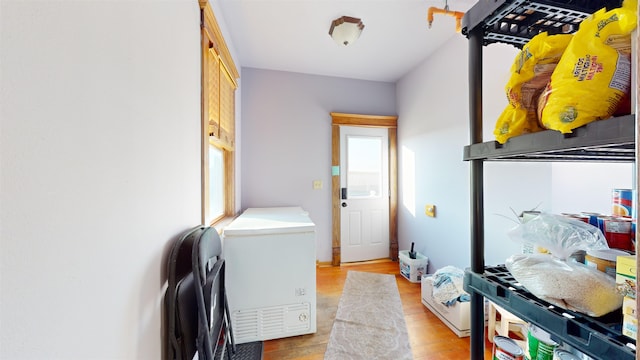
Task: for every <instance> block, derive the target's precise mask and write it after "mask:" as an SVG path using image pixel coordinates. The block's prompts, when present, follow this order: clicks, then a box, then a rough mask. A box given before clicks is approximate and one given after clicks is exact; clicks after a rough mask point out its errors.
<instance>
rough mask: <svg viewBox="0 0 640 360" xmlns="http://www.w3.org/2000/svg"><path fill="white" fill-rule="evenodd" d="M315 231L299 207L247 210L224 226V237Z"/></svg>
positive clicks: (307, 214) (305, 213)
mask: <svg viewBox="0 0 640 360" xmlns="http://www.w3.org/2000/svg"><path fill="white" fill-rule="evenodd" d="M312 231H315V224H314V223H313V222H312V221H311V219H310V218H309V213H307V212H306V211H304V210H303V209H302V208H301V207H298V206H291V207H270V208H248V209H247V210H245V211H244V212H243V213H242V214H241V215H240V216H238V217H237V218H236V219H235V220H233V221H232V222H231V224H229V225H228V226H226V227H225V228H224V230H223V235H224V236H237V235H260V234H284V233H300V232H312Z"/></svg>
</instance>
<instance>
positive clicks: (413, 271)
mask: <svg viewBox="0 0 640 360" xmlns="http://www.w3.org/2000/svg"><path fill="white" fill-rule="evenodd" d="M398 262H399V263H400V274H401V275H402V276H404V277H405V278H406V279H407V280H409V281H411V282H414V283H419V282H420V280H421V279H422V275H426V274H427V265H429V258H428V257H426V256H424V255H422V254H420V253H419V252H416V258H415V259H411V258H410V257H409V250H401V251H400V252H399V253H398Z"/></svg>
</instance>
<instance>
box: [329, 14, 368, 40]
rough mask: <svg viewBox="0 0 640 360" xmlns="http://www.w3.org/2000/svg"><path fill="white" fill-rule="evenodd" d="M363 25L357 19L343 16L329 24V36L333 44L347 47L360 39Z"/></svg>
mask: <svg viewBox="0 0 640 360" xmlns="http://www.w3.org/2000/svg"><path fill="white" fill-rule="evenodd" d="M362 29H364V24H363V23H362V21H361V20H360V19H358V18H354V17H349V16H343V17H341V18H337V19H335V20H333V21H332V22H331V28H329V35H331V37H332V38H333V40H334V41H335V42H337V43H338V44H340V45H344V46H347V45H349V44H352V43H353V42H354V41H356V40H357V39H358V38H359V37H360V33H361V32H362Z"/></svg>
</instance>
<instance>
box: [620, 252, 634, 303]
mask: <svg viewBox="0 0 640 360" xmlns="http://www.w3.org/2000/svg"><path fill="white" fill-rule="evenodd" d="M636 282H637V281H636V257H635V255H629V256H618V258H617V259H616V287H617V288H618V290H619V291H620V292H621V293H622V294H624V295H625V296H628V297H631V298H635V297H636V287H637V285H636Z"/></svg>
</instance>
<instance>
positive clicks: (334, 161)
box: [331, 125, 340, 266]
mask: <svg viewBox="0 0 640 360" xmlns="http://www.w3.org/2000/svg"><path fill="white" fill-rule="evenodd" d="M334 166H337V167H338V168H340V126H339V125H331V169H332V170H331V209H332V211H331V214H332V223H333V226H332V230H331V233H332V236H331V239H332V240H331V264H332V265H334V266H340V174H339V173H338V174H337V175H334V174H335V173H334V172H333V169H334ZM336 214H337V216H336Z"/></svg>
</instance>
